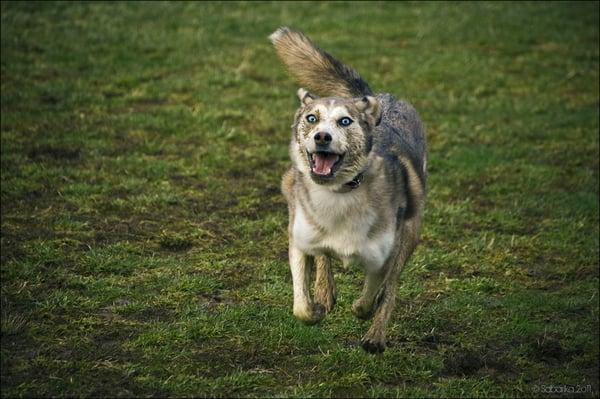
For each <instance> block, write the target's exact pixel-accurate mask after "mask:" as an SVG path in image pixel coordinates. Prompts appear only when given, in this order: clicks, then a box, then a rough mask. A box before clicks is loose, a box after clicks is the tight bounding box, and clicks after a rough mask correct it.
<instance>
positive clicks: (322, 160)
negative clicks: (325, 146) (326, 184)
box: [313, 153, 340, 176]
mask: <svg viewBox="0 0 600 399" xmlns="http://www.w3.org/2000/svg"><path fill="white" fill-rule="evenodd" d="M339 158H340V157H339V155H336V154H325V153H316V154H313V160H314V161H315V166H314V167H313V172H315V173H316V174H318V175H321V176H327V175H328V174H330V173H331V168H332V167H333V165H334V164H335V163H336V162H337V160H338V159H339Z"/></svg>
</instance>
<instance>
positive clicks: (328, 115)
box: [291, 89, 381, 185]
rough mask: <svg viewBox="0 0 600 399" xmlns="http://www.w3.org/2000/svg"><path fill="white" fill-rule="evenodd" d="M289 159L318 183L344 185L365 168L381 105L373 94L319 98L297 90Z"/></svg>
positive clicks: (379, 116)
mask: <svg viewBox="0 0 600 399" xmlns="http://www.w3.org/2000/svg"><path fill="white" fill-rule="evenodd" d="M298 97H299V98H300V102H301V106H300V109H298V112H296V117H295V120H294V124H293V125H292V128H293V132H294V137H293V139H292V154H291V155H292V158H293V160H294V163H295V165H296V167H297V168H299V169H300V170H301V171H302V172H304V173H305V174H307V175H309V176H310V177H311V178H312V180H313V181H314V182H316V183H318V184H331V185H334V184H343V183H346V182H348V181H350V180H352V179H353V178H354V177H355V176H356V175H357V174H359V173H360V172H362V170H363V169H364V168H365V167H366V163H367V158H368V156H369V153H370V151H371V143H372V137H373V130H374V128H375V126H377V125H378V124H379V120H380V118H381V107H380V105H379V101H378V100H377V99H376V98H375V97H371V96H366V97H363V98H338V97H324V98H318V97H316V96H314V95H312V94H310V93H309V92H307V91H306V90H304V89H299V90H298Z"/></svg>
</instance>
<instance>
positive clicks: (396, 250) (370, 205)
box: [270, 27, 427, 353]
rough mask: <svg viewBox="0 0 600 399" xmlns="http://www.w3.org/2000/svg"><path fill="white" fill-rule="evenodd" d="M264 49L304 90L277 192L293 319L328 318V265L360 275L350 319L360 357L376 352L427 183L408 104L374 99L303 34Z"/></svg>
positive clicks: (285, 33)
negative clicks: (356, 328) (362, 323)
mask: <svg viewBox="0 0 600 399" xmlns="http://www.w3.org/2000/svg"><path fill="white" fill-rule="evenodd" d="M270 39H271V41H272V43H273V45H274V46H275V49H276V51H277V54H278V55H279V57H280V58H281V60H282V61H283V64H285V66H286V67H287V69H288V70H289V72H290V73H291V74H292V75H293V76H294V77H295V78H296V79H297V81H298V83H300V84H301V85H302V86H304V87H306V88H307V89H308V90H307V89H304V88H301V89H299V90H298V97H299V99H300V108H299V109H298V110H297V112H296V115H295V117H294V123H293V125H292V139H291V143H290V147H289V152H290V157H291V160H292V166H291V167H290V169H289V170H288V171H287V172H286V173H285V175H284V176H283V182H282V191H283V194H284V196H285V198H286V200H287V203H288V210H289V227H288V235H289V262H290V268H291V271H292V280H293V291H294V307H293V311H294V315H295V316H296V317H297V318H298V319H300V320H302V321H303V322H305V323H307V324H314V323H318V322H319V321H321V320H322V319H323V318H324V317H325V314H326V313H327V312H330V311H331V310H332V309H333V306H334V304H335V300H336V290H335V285H334V280H333V273H332V271H331V261H330V258H331V257H333V256H335V257H338V258H339V259H341V261H342V262H343V264H344V266H347V265H349V264H358V265H361V266H362V267H363V268H364V270H365V282H364V287H363V290H362V294H361V296H360V297H359V298H358V299H357V300H356V301H355V302H354V304H353V305H352V312H353V313H354V314H355V315H356V317H358V318H360V319H365V320H366V319H369V318H373V321H372V324H371V327H370V328H369V330H368V332H367V333H366V334H365V336H364V337H363V338H362V340H361V345H362V347H363V348H364V349H365V350H366V351H368V352H372V353H377V352H383V351H384V350H385V348H386V338H385V330H386V327H387V324H388V322H389V320H390V316H391V314H392V311H393V309H394V305H395V300H396V284H397V280H398V276H399V273H400V271H401V270H402V268H403V266H404V265H405V264H406V262H407V260H408V258H409V257H410V255H411V254H412V252H413V250H414V249H415V247H416V246H417V244H418V242H419V235H420V230H421V221H422V218H423V209H424V206H425V194H426V179H427V148H426V142H425V132H424V127H423V124H422V122H421V120H420V118H419V115H418V114H417V112H416V111H415V109H414V108H413V107H412V106H411V105H410V104H408V103H406V102H403V101H399V100H397V99H395V98H394V97H393V96H392V95H391V94H374V93H373V92H372V91H371V89H370V88H369V85H368V84H367V83H366V82H365V81H364V80H363V79H362V78H361V77H360V75H359V74H358V73H357V72H356V71H354V70H353V69H352V68H350V67H349V66H347V65H344V64H343V63H342V62H340V61H339V60H337V59H335V58H334V57H333V56H331V55H330V54H328V53H327V52H325V51H323V50H321V49H320V48H318V47H317V46H316V45H314V44H313V43H312V42H311V41H310V40H309V39H308V38H307V37H306V36H305V35H303V34H302V33H300V32H298V31H295V30H292V29H290V28H287V27H281V28H279V29H277V30H276V31H275V32H274V33H273V34H272V35H271V36H270ZM313 267H316V273H315V274H316V277H315V280H316V281H315V287H314V299H312V298H311V294H310V288H309V285H310V276H311V270H312V268H313Z"/></svg>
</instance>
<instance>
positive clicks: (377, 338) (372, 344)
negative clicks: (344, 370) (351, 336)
mask: <svg viewBox="0 0 600 399" xmlns="http://www.w3.org/2000/svg"><path fill="white" fill-rule="evenodd" d="M360 345H361V346H362V347H363V349H364V350H365V351H367V352H369V353H381V352H383V351H384V350H385V348H386V342H385V330H383V329H381V328H380V327H378V326H377V325H372V326H371V328H370V329H369V331H367V333H366V334H365V336H364V337H363V338H362V339H361V340H360Z"/></svg>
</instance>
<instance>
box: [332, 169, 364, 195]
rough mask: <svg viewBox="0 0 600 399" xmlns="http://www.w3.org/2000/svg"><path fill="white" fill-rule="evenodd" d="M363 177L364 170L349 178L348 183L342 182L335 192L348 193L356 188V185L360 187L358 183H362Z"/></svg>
mask: <svg viewBox="0 0 600 399" xmlns="http://www.w3.org/2000/svg"><path fill="white" fill-rule="evenodd" d="M364 177H365V176H364V172H361V173H359V174H357V175H356V176H354V179H352V180H350V181H349V182H348V183H344V185H343V186H342V188H341V189H340V190H338V191H337V192H338V193H348V192H350V191H352V190H355V189H357V188H358V187H360V183H362V181H363V179H364Z"/></svg>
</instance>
